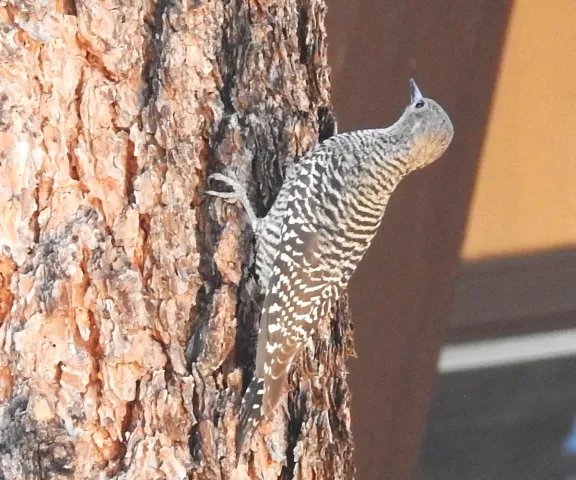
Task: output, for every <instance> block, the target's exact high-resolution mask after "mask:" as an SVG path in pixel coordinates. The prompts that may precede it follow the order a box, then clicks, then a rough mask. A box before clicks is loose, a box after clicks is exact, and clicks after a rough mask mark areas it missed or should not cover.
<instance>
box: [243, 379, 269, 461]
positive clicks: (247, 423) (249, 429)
mask: <svg viewBox="0 0 576 480" xmlns="http://www.w3.org/2000/svg"><path fill="white" fill-rule="evenodd" d="M263 399H264V379H263V378H257V377H254V378H253V379H252V381H251V382H250V385H248V388H247V389H246V393H245V394H244V398H243V399H242V405H241V406H240V420H239V422H238V427H237V429H236V462H238V461H239V459H240V454H241V453H242V446H243V445H244V442H245V441H246V440H247V439H248V438H249V437H250V436H251V435H252V433H253V432H254V429H255V428H256V427H257V426H258V423H259V422H260V420H261V419H262V416H263V409H262V400H263Z"/></svg>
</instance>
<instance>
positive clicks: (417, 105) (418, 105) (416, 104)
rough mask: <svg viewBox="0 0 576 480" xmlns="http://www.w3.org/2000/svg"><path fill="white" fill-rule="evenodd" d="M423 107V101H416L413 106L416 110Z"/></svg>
mask: <svg viewBox="0 0 576 480" xmlns="http://www.w3.org/2000/svg"><path fill="white" fill-rule="evenodd" d="M424 105H425V104H424V100H418V101H417V102H416V103H415V104H414V106H415V107H416V108H422V107H423V106H424Z"/></svg>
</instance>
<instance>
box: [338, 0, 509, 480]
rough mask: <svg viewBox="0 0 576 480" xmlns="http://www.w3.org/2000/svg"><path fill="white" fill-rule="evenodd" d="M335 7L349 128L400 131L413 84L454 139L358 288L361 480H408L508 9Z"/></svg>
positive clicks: (392, 216)
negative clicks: (392, 126) (432, 102)
mask: <svg viewBox="0 0 576 480" xmlns="http://www.w3.org/2000/svg"><path fill="white" fill-rule="evenodd" d="M329 4H330V9H329V25H328V29H329V38H330V39H331V55H332V65H333V66H334V69H333V90H334V92H333V101H334V104H335V107H336V113H337V116H338V119H339V127H340V130H341V131H346V130H350V129H354V128H360V127H374V126H381V125H387V124H389V123H391V122H392V121H394V120H395V119H396V118H397V117H398V115H399V114H400V112H401V111H402V109H403V108H404V106H405V105H406V103H407V95H408V92H407V88H408V78H409V77H411V76H413V77H415V78H416V80H417V81H418V84H419V85H420V87H421V89H422V91H423V92H424V94H425V95H429V96H433V97H434V98H436V99H438V100H439V101H440V102H441V103H442V105H444V106H445V108H446V109H447V111H448V112H449V113H450V114H451V116H452V118H453V121H454V125H455V131H456V134H455V139H454V142H453V144H452V146H451V148H450V149H449V152H448V154H447V155H446V156H445V158H444V159H442V160H441V161H439V162H437V163H436V164H435V165H433V166H431V167H429V168H427V169H425V170H424V171H422V172H419V173H417V174H414V175H412V176H411V178H409V179H407V180H406V182H404V184H403V185H402V186H401V187H400V188H399V190H398V192H397V193H396V195H395V196H394V198H393V199H392V201H391V204H390V206H389V208H388V212H387V215H386V218H385V221H384V224H383V228H382V230H381V231H380V233H379V235H378V236H377V238H376V240H375V244H374V245H373V247H372V249H371V251H370V252H369V253H368V255H367V257H366V259H365V260H364V262H363V264H362V265H361V267H360V269H359V271H358V272H357V274H356V275H355V278H354V279H353V282H352V285H351V288H350V296H351V301H352V309H353V315H354V319H355V323H356V347H357V351H358V355H359V359H358V360H356V361H351V362H350V368H351V377H350V383H351V387H352V391H353V395H354V400H353V412H352V414H353V417H352V421H353V430H354V435H355V439H356V449H357V451H356V459H357V464H358V474H357V478H359V479H362V480H369V479H388V478H389V479H394V480H403V479H409V478H412V475H413V471H414V464H415V461H416V458H417V455H418V449H419V445H420V439H421V434H422V431H423V425H424V418H425V413H426V409H427V405H428V399H429V396H430V391H431V389H432V387H433V382H434V377H435V372H436V358H437V354H438V350H439V348H440V345H441V343H442V341H443V338H444V333H445V326H446V324H447V320H448V316H449V310H450V305H451V299H452V286H453V277H452V274H453V273H454V271H455V270H456V269H457V266H458V263H459V251H460V246H461V240H462V237H463V232H464V226H465V221H466V216H467V210H468V204H469V201H470V198H471V195H472V185H473V183H474V179H475V174H476V165H477V161H478V156H479V153H480V149H481V145H482V141H483V137H484V131H485V123H486V120H487V118H488V114H489V108H490V105H491V98H492V93H493V87H494V82H495V78H496V73H497V69H498V65H499V58H500V50H501V47H502V41H503V37H504V32H505V27H506V24H507V17H508V12H509V8H510V5H511V2H510V1H494V0H438V1H434V2H429V1H426V0H415V1H411V2H391V1H383V0H352V1H351V0H330V2H329Z"/></svg>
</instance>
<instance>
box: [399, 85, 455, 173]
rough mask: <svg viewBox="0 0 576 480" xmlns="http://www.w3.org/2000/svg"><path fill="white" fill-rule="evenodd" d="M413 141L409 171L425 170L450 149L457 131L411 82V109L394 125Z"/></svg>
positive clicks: (431, 101) (411, 142) (436, 105)
mask: <svg viewBox="0 0 576 480" xmlns="http://www.w3.org/2000/svg"><path fill="white" fill-rule="evenodd" d="M394 126H395V127H396V128H397V129H399V130H400V131H401V133H400V135H402V136H404V135H406V136H407V137H408V138H409V139H410V141H409V142H408V143H409V144H410V169H411V170H416V169H419V168H422V167H425V166H426V165H428V164H429V163H432V162H433V161H435V160H436V159H438V158H439V157H440V156H441V155H442V154H443V153H444V151H445V150H446V149H447V148H448V145H450V142H451V141H452V137H453V136H454V127H453V126H452V122H451V121H450V117H448V114H447V113H446V112H445V111H444V109H443V108H442V107H441V106H440V105H438V103H436V102H435V101H434V100H432V99H430V98H425V97H423V96H422V93H421V92H420V89H419V88H418V86H417V85H416V82H415V81H414V80H413V79H410V105H408V106H407V107H406V110H404V113H403V114H402V116H401V117H400V119H399V120H398V122H396V124H395V125H394Z"/></svg>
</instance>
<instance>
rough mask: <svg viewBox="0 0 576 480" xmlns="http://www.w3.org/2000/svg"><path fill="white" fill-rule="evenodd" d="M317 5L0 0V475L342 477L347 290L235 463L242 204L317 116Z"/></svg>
mask: <svg viewBox="0 0 576 480" xmlns="http://www.w3.org/2000/svg"><path fill="white" fill-rule="evenodd" d="M325 14H326V5H325V2H324V0H260V1H258V0H230V1H224V0H212V1H210V0H204V1H202V0H198V1H195V0H187V1H185V2H180V1H177V0H157V1H153V0H130V1H128V0H76V1H74V0H46V1H42V2H38V1H30V0H21V1H8V2H6V1H0V22H1V28H0V59H1V61H0V98H1V103H0V115H1V120H0V123H1V128H0V346H1V348H0V478H6V479H44V478H48V479H56V478H73V479H108V478H118V479H124V478H125V479H184V478H194V479H226V478H258V479H272V478H284V479H289V478H294V479H321V478H326V479H341V478H342V479H348V478H352V477H353V472H354V466H353V460H352V439H351V434H350V413H349V408H350V394H349V391H348V387H347V383H346V373H347V370H346V366H345V364H344V360H345V358H346V357H347V356H349V355H352V354H353V346H352V340H351V331H352V328H351V323H350V316H349V313H348V307H347V301H346V300H343V301H342V302H340V305H339V307H338V311H337V312H335V314H334V316H333V318H331V319H327V320H326V321H325V322H323V324H322V325H321V328H320V332H319V334H317V335H316V337H315V338H314V342H310V343H309V344H308V345H307V348H306V351H305V352H304V354H303V356H302V359H301V360H300V361H299V362H298V368H297V369H295V370H294V371H293V373H292V374H291V375H290V378H289V381H288V384H287V387H286V395H285V398H284V399H283V401H282V405H281V406H280V407H279V408H278V409H277V410H276V412H275V413H274V415H273V416H272V417H271V418H270V419H269V420H268V421H266V422H264V424H263V425H262V426H261V428H260V429H259V430H258V432H257V433H256V435H255V436H254V438H253V440H252V441H251V442H250V444H249V447H248V449H247V450H248V452H249V453H247V454H246V455H245V458H243V459H242V460H241V461H240V464H239V466H238V468H236V461H235V454H234V451H235V448H234V433H235V427H236V422H237V414H238V407H239V404H240V400H241V396H242V393H243V388H245V386H246V385H247V383H248V381H249V380H250V376H251V373H252V369H253V366H254V365H253V364H254V355H255V341H256V331H257V325H258V321H259V309H260V305H261V301H262V293H261V292H260V289H259V287H258V284H257V281H256V276H255V273H254V268H253V261H254V246H253V236H252V232H251V231H250V228H249V226H248V225H247V223H246V220H245V216H244V213H243V211H242V209H241V207H240V206H239V205H234V204H229V203H226V202H223V201H222V200H220V199H214V198H210V197H206V196H205V195H204V194H203V192H204V190H205V189H206V186H207V185H206V179H207V176H208V175H209V174H210V173H212V172H215V171H225V170H226V171H231V172H234V173H235V174H236V176H237V178H238V179H239V180H240V181H241V182H245V183H246V184H247V186H248V188H249V192H250V196H251V199H252V200H253V202H254V205H255V207H256V210H257V211H258V212H259V214H260V215H264V214H265V212H266V211H267V209H268V208H269V207H270V206H271V204H272V202H273V200H274V197H275V195H276V194H277V192H278V189H279V188H280V186H281V183H282V175H283V170H284V168H285V166H286V165H287V164H289V163H290V162H292V161H294V160H295V159H297V158H298V157H299V156H301V155H302V154H303V153H304V152H305V151H306V150H307V149H309V148H310V147H311V146H312V145H314V144H315V143H316V142H317V141H318V140H319V139H320V140H322V139H323V138H325V137H328V136H330V135H331V134H332V133H333V130H334V120H333V116H332V113H331V108H330V99H329V68H328V65H327V57H326V32H325V28H324V17H325Z"/></svg>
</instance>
